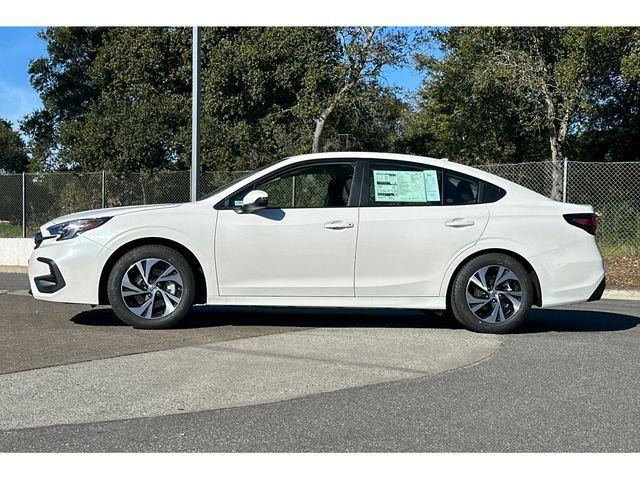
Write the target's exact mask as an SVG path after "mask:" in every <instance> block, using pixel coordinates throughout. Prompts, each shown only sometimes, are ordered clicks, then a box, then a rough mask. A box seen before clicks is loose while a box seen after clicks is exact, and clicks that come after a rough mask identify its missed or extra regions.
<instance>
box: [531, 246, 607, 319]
mask: <svg viewBox="0 0 640 480" xmlns="http://www.w3.org/2000/svg"><path fill="white" fill-rule="evenodd" d="M530 262H531V265H532V266H533V268H534V270H535V271H536V273H537V274H538V279H539V280H540V288H541V291H542V306H543V307H551V306H555V305H565V304H570V303H582V302H587V301H592V300H597V299H599V298H600V297H601V296H602V291H604V287H605V279H604V261H603V260H602V256H601V255H600V251H599V250H598V246H597V244H596V242H595V239H594V238H593V237H588V238H585V239H584V240H582V241H580V242H574V243H571V244H568V245H565V246H563V247H560V248H558V249H555V250H552V251H549V252H545V253H543V254H540V255H536V256H534V257H532V258H531V259H530ZM596 297H597V298H596Z"/></svg>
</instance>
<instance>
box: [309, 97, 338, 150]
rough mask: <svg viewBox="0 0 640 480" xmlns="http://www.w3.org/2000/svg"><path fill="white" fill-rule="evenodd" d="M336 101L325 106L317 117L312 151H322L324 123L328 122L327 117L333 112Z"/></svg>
mask: <svg viewBox="0 0 640 480" xmlns="http://www.w3.org/2000/svg"><path fill="white" fill-rule="evenodd" d="M334 108H335V103H332V104H331V105H330V106H328V107H327V108H325V109H324V110H323V111H322V114H321V115H320V117H319V118H318V119H316V128H315V130H314V132H313V144H312V145H311V153H320V151H321V148H322V131H323V130H324V124H325V123H326V122H327V118H329V115H331V112H333V109H334Z"/></svg>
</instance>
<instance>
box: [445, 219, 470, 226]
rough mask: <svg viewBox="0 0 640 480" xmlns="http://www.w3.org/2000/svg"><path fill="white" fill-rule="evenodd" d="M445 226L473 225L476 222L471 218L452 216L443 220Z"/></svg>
mask: <svg viewBox="0 0 640 480" xmlns="http://www.w3.org/2000/svg"><path fill="white" fill-rule="evenodd" d="M444 224H445V225H446V226H447V227H451V228H463V227H473V226H474V225H475V224H476V222H474V221H473V220H469V219H468V218H454V219H452V220H449V221H446V222H444Z"/></svg>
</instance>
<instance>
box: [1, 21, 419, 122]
mask: <svg viewBox="0 0 640 480" xmlns="http://www.w3.org/2000/svg"><path fill="white" fill-rule="evenodd" d="M40 30H42V27H0V118H4V119H6V120H9V121H10V122H12V123H13V126H14V128H17V127H18V122H19V121H20V120H22V119H23V118H24V116H25V115H27V114H29V113H31V112H32V111H34V110H35V109H37V108H39V107H40V106H42V103H41V102H40V98H39V97H38V95H37V93H36V92H35V91H34V90H33V88H32V87H31V84H30V83H29V73H28V72H27V69H28V67H29V62H30V61H31V60H33V59H35V58H37V57H41V56H44V55H45V54H46V44H45V42H44V41H42V40H40V39H39V38H38V36H37V33H38V31H40ZM384 77H385V78H386V80H387V81H388V82H389V84H390V85H394V86H399V87H402V88H403V89H405V90H406V91H408V92H411V91H414V90H415V89H416V88H417V87H418V86H419V85H420V74H419V73H418V72H415V71H414V70H413V69H412V68H411V67H410V66H407V67H404V68H401V69H386V70H385V71H384Z"/></svg>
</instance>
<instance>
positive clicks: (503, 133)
mask: <svg viewBox="0 0 640 480" xmlns="http://www.w3.org/2000/svg"><path fill="white" fill-rule="evenodd" d="M616 35H617V32H616V31H615V30H611V29H607V28H577V27H572V28H556V27H544V28H542V27H536V28H532V27H517V28H513V27H495V28H494V27H492V28H486V27H473V28H470V27H458V28H450V29H444V30H436V31H434V33H433V36H434V39H435V40H436V41H437V42H439V44H440V46H441V49H442V54H441V55H432V56H425V57H422V58H421V59H420V62H421V66H422V68H423V69H424V70H425V72H426V73H427V77H426V81H425V84H424V86H423V88H422V91H421V97H422V101H421V104H420V112H419V114H417V115H416V116H415V118H414V119H413V125H411V127H409V128H408V130H409V131H410V132H411V133H412V135H413V139H412V140H411V141H410V142H408V144H409V145H410V146H412V148H414V147H415V145H416V144H418V145H419V144H420V138H421V136H422V138H424V139H425V141H432V142H433V149H434V150H436V151H437V152H438V153H440V154H445V155H446V156H449V157H451V158H463V159H465V160H467V161H471V162H476V163H478V162H495V161H523V160H527V159H534V160H538V159H540V158H541V156H546V157H547V158H549V159H550V160H551V161H552V162H553V166H554V168H553V187H552V191H551V192H550V193H551V196H552V197H554V198H559V196H560V192H561V187H562V182H561V178H562V163H563V160H564V158H565V155H566V151H567V148H568V142H569V139H570V138H571V136H574V137H575V136H576V135H577V134H579V132H580V131H581V130H582V129H583V128H584V127H585V119H586V118H587V117H588V115H589V113H590V112H591V111H592V110H593V106H594V104H595V103H597V98H598V88H599V87H600V85H602V82H603V81H604V79H606V78H608V75H610V73H611V70H610V61H609V60H607V56H608V55H610V53H609V52H610V50H609V49H610V45H609V43H610V41H611V39H612V38H614V37H615V36H616ZM545 144H546V146H545Z"/></svg>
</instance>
